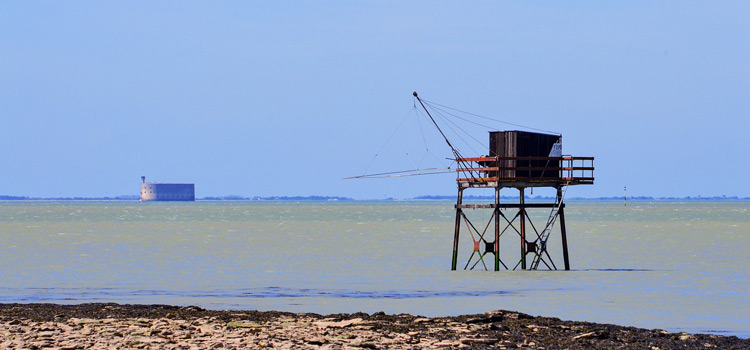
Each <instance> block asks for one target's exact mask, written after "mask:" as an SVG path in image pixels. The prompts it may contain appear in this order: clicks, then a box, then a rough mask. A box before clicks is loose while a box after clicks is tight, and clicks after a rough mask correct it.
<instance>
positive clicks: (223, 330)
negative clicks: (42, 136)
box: [0, 304, 750, 350]
mask: <svg viewBox="0 0 750 350" xmlns="http://www.w3.org/2000/svg"><path fill="white" fill-rule="evenodd" d="M0 348H3V349H48V348H49V349H88V348H133V349H243V348H280V349H517V348H524V349H591V348H598V349H649V350H654V349H750V340H747V339H739V338H737V337H723V336H716V335H706V334H695V335H692V334H686V333H668V332H665V331H661V330H645V329H638V328H632V327H621V326H614V325H606V324H594V323H588V322H572V321H561V320H559V319H556V318H547V317H532V316H528V315H525V314H521V313H516V312H510V311H493V312H489V313H486V314H483V315H466V316H457V317H437V318H424V317H418V316H414V315H407V314H402V315H386V314H384V313H376V314H373V315H368V314H362V313H357V314H338V315H328V316H321V315H317V314H293V313H284V312H259V311H212V310H204V309H201V308H197V307H176V306H165V305H117V304H82V305H71V306H63V305H55V304H0Z"/></svg>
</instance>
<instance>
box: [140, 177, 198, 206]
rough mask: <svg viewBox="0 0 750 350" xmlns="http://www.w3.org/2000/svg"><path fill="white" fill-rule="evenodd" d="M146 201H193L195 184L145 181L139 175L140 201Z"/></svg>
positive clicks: (144, 178)
mask: <svg viewBox="0 0 750 350" xmlns="http://www.w3.org/2000/svg"><path fill="white" fill-rule="evenodd" d="M147 201H180V202H194V201H195V184H191V183H164V182H146V177H145V176H141V202H147Z"/></svg>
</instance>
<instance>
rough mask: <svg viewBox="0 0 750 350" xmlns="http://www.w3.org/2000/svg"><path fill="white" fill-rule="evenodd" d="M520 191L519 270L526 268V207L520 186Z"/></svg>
mask: <svg viewBox="0 0 750 350" xmlns="http://www.w3.org/2000/svg"><path fill="white" fill-rule="evenodd" d="M518 191H519V192H520V196H521V198H520V202H519V204H520V205H519V207H518V210H519V213H520V217H521V270H526V208H525V207H524V204H525V198H524V197H525V194H524V188H523V187H521V188H519V189H518Z"/></svg>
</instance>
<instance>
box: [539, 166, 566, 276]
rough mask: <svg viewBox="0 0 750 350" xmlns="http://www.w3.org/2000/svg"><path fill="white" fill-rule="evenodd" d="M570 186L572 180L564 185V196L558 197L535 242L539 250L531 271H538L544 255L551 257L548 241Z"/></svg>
mask: <svg viewBox="0 0 750 350" xmlns="http://www.w3.org/2000/svg"><path fill="white" fill-rule="evenodd" d="M569 185H570V180H568V181H567V182H566V183H565V184H564V185H563V191H562V195H561V196H558V197H557V200H556V201H555V205H554V206H553V207H552V210H551V211H550V213H549V217H547V224H546V225H545V226H544V230H542V233H541V234H539V236H538V237H537V239H536V241H534V242H538V244H537V249H536V251H535V252H534V258H533V259H532V260H531V265H530V266H529V268H530V270H536V269H537V268H538V267H539V263H540V262H542V254H547V257H549V253H547V240H548V239H549V236H550V234H552V228H553V227H554V226H555V222H556V221H557V217H558V216H559V215H558V214H559V213H560V208H562V205H563V198H564V197H565V193H566V192H567V191H568V186H569ZM550 261H551V259H550ZM545 265H546V263H545ZM553 266H554V264H553ZM547 267H549V266H547ZM555 269H557V268H555Z"/></svg>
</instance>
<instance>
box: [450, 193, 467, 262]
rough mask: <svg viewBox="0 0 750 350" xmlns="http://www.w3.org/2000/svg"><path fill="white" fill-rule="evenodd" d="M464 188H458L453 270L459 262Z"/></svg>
mask: <svg viewBox="0 0 750 350" xmlns="http://www.w3.org/2000/svg"><path fill="white" fill-rule="evenodd" d="M463 193H464V189H463V188H461V187H459V188H458V199H457V200H456V227H455V232H454V233H453V261H452V262H451V270H453V271H455V270H456V264H457V263H458V233H459V232H460V231H461V202H462V201H463Z"/></svg>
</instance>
